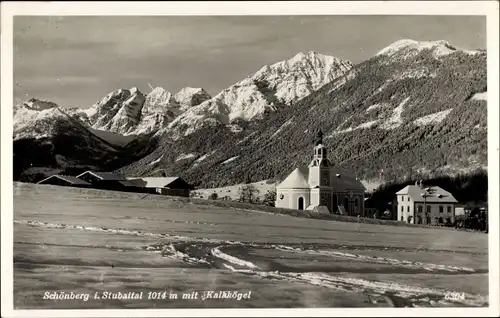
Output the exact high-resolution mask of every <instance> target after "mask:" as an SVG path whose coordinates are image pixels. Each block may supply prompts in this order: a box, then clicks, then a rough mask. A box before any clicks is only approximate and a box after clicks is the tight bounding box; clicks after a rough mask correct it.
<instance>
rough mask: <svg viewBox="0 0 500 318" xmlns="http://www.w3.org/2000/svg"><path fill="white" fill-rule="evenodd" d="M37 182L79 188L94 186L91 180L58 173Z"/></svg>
mask: <svg viewBox="0 0 500 318" xmlns="http://www.w3.org/2000/svg"><path fill="white" fill-rule="evenodd" d="M37 183H38V184H52V185H58V186H66V187H79V188H89V187H91V186H92V184H90V183H89V182H87V181H84V180H81V179H78V178H77V177H73V176H63V175H58V174H55V175H52V176H50V177H48V178H45V179H43V180H41V181H39V182H37Z"/></svg>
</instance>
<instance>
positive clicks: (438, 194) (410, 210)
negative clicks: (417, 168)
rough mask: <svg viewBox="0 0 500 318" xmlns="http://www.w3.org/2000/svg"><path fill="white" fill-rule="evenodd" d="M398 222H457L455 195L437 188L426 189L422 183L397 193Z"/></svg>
mask: <svg viewBox="0 0 500 318" xmlns="http://www.w3.org/2000/svg"><path fill="white" fill-rule="evenodd" d="M396 198H397V200H396V201H397V211H398V221H405V222H408V223H416V224H432V225H445V224H447V223H453V222H454V221H455V205H456V204H457V203H458V201H457V200H456V199H455V198H454V197H453V195H452V194H451V193H450V192H448V191H446V190H444V189H442V188H440V187H437V186H432V187H424V184H423V182H422V181H420V182H417V183H416V184H415V185H409V186H406V187H405V188H403V189H401V190H400V191H398V192H396Z"/></svg>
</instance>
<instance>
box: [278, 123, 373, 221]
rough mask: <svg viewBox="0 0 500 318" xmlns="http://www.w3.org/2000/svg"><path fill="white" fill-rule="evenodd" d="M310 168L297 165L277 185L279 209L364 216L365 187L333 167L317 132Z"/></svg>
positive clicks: (346, 172) (347, 172)
mask: <svg viewBox="0 0 500 318" xmlns="http://www.w3.org/2000/svg"><path fill="white" fill-rule="evenodd" d="M313 150H314V154H313V158H312V161H311V163H310V164H309V166H308V167H298V168H296V169H295V170H293V171H292V172H291V173H290V175H289V176H288V177H287V178H285V180H283V182H281V183H280V184H279V185H278V186H277V187H276V202H275V206H276V207H278V208H285V209H295V210H305V209H307V210H316V211H325V212H328V213H336V214H345V215H352V216H358V215H359V216H364V193H365V187H364V186H363V184H362V183H361V182H360V181H359V180H358V179H357V178H356V176H355V175H354V174H353V173H352V172H350V171H347V170H344V169H340V168H338V167H334V166H332V164H331V163H330V161H329V160H328V156H327V149H326V147H325V146H323V134H322V132H321V131H320V132H319V133H318V135H317V138H316V141H315V147H314V149H313Z"/></svg>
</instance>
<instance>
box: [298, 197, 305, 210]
mask: <svg viewBox="0 0 500 318" xmlns="http://www.w3.org/2000/svg"><path fill="white" fill-rule="evenodd" d="M298 208H299V210H304V198H303V197H299V204H298Z"/></svg>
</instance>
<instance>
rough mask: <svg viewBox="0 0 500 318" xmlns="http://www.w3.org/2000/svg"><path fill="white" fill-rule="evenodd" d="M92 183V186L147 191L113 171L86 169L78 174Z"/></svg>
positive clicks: (117, 189) (79, 177) (128, 190)
mask: <svg viewBox="0 0 500 318" xmlns="http://www.w3.org/2000/svg"><path fill="white" fill-rule="evenodd" d="M76 177H77V178H78V179H81V180H83V181H86V182H88V183H90V184H92V188H96V189H103V190H115V191H126V192H147V189H145V188H144V187H142V186H140V185H137V184H136V183H132V182H129V181H128V180H127V178H125V177H124V176H122V175H120V174H117V173H112V172H97V171H85V172H84V173H82V174H79V175H78V176H76Z"/></svg>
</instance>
